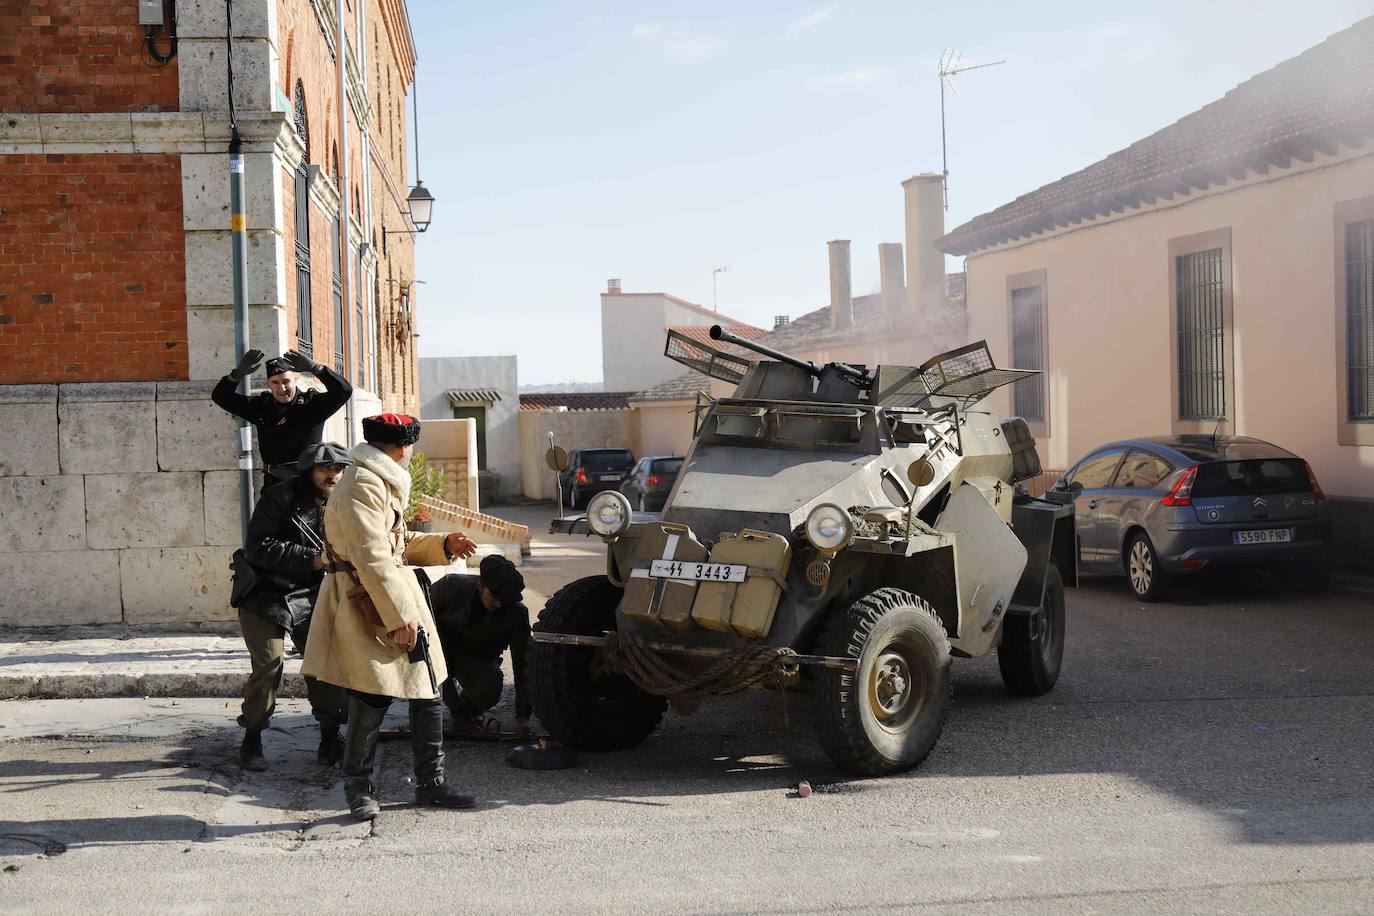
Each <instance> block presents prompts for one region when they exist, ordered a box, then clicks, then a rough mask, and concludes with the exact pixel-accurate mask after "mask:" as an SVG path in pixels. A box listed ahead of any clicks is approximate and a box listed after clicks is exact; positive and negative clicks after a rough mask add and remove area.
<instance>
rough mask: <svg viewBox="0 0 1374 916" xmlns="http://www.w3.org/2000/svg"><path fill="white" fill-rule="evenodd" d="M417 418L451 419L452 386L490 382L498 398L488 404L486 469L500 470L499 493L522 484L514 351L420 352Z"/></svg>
mask: <svg viewBox="0 0 1374 916" xmlns="http://www.w3.org/2000/svg"><path fill="white" fill-rule="evenodd" d="M419 372H420V419H421V420H422V421H423V420H451V419H453V408H452V407H450V406H449V403H448V397H447V396H446V395H445V394H444V392H445V391H447V390H448V389H450V388H493V389H495V390H496V391H497V392H498V393H499V394H500V395H501V400H499V401H497V402H496V403H494V404H489V405H487V469H488V470H491V471H495V472H496V473H497V474H499V475H500V476H501V491H502V492H503V493H518V492H519V488H520V455H519V452H518V448H519V436H520V428H519V423H518V419H517V416H516V415H517V414H518V413H519V412H520V382H519V369H518V366H517V363H516V358H515V357H514V356H445V357H422V358H421V359H420V361H419Z"/></svg>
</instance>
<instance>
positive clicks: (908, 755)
mask: <svg viewBox="0 0 1374 916" xmlns="http://www.w3.org/2000/svg"><path fill="white" fill-rule="evenodd" d="M821 652H822V653H823V654H825V655H832V656H843V657H848V658H857V659H858V662H859V667H858V669H857V670H856V671H848V670H839V669H831V668H826V669H823V671H822V672H821V674H820V675H819V677H818V686H819V697H818V703H817V715H818V717H819V723H818V724H819V726H820V740H821V745H822V746H823V747H824V748H825V751H826V753H827V754H829V755H830V758H831V759H832V760H834V761H835V762H836V763H837V764H839V765H840V766H842V767H845V768H846V769H849V770H853V771H854V772H857V773H862V774H864V775H866V776H882V775H884V774H887V773H895V772H897V771H899V770H907V769H911V768H912V767H915V766H919V765H920V763H921V761H923V760H925V759H926V756H927V755H929V754H930V752H931V750H932V749H933V748H934V747H935V742H936V741H937V740H939V738H940V732H941V731H942V730H943V729H944V725H945V716H946V715H948V713H949V706H950V697H951V690H952V678H951V676H950V656H949V640H948V638H947V637H946V636H945V628H944V626H943V625H941V623H940V618H939V617H938V616H937V615H936V613H935V610H934V609H933V608H932V607H931V606H930V605H929V604H928V603H927V602H926V601H924V600H923V599H921V598H918V597H917V596H916V595H913V594H911V593H910V592H905V591H902V590H900V589H895V588H881V589H878V590H877V591H875V592H873V593H871V594H869V595H867V596H865V597H863V598H861V599H859V600H858V601H856V602H854V603H853V604H851V605H850V606H849V607H848V608H845V609H843V610H837V611H835V612H832V614H831V617H830V620H828V621H827V622H826V626H825V631H824V632H823V633H822V634H821Z"/></svg>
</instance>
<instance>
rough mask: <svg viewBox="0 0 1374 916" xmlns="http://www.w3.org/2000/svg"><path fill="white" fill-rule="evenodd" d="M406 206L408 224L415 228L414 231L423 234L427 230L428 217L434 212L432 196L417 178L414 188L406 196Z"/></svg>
mask: <svg viewBox="0 0 1374 916" xmlns="http://www.w3.org/2000/svg"><path fill="white" fill-rule="evenodd" d="M406 206H407V207H408V208H409V210H410V222H411V224H412V225H414V226H415V231H416V232H424V231H425V230H426V229H428V228H429V219H430V216H431V215H433V212H434V195H433V194H431V193H429V189H428V188H426V187H425V183H424V182H423V181H421V180H420V179H418V178H416V179H415V187H413V188H411V189H410V193H409V194H408V195H406Z"/></svg>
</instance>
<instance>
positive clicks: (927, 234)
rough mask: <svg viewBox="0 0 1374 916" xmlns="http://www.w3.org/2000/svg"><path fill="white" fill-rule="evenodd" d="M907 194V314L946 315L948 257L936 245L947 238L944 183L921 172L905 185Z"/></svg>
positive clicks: (934, 176) (937, 176) (927, 173)
mask: <svg viewBox="0 0 1374 916" xmlns="http://www.w3.org/2000/svg"><path fill="white" fill-rule="evenodd" d="M902 190H903V191H905V192H906V310H907V314H909V315H912V316H915V317H920V316H923V315H932V314H935V313H936V312H941V311H944V309H945V308H946V305H947V301H946V298H945V253H944V252H943V251H941V250H940V249H939V248H938V247H936V244H935V243H936V242H937V241H939V239H940V237H941V236H943V235H944V234H945V204H944V181H943V179H942V178H941V177H940V174H939V173H938V172H922V173H921V174H920V175H916V176H914V177H912V178H908V179H907V180H906V181H904V182H902Z"/></svg>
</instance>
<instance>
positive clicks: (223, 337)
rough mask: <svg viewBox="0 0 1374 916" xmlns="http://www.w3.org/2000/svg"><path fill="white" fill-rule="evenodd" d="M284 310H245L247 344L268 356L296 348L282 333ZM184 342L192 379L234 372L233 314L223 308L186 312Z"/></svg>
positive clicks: (265, 307)
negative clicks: (246, 313) (246, 311)
mask: <svg viewBox="0 0 1374 916" xmlns="http://www.w3.org/2000/svg"><path fill="white" fill-rule="evenodd" d="M286 327H287V325H286V308H285V306H278V305H254V306H251V307H250V308H249V309H248V343H249V346H252V347H256V348H257V349H259V350H262V351H263V352H264V353H267V354H269V355H276V354H278V353H283V352H285V351H286V350H289V349H291V348H292V347H294V346H295V345H296V339H295V338H294V337H290V338H289V340H288V334H287V330H286ZM186 339H187V350H188V355H189V356H190V374H191V378H194V379H207V380H208V379H215V380H218V379H220V378H221V377H222V376H223V375H224V374H225V373H226V372H228V371H229V370H230V369H232V368H234V363H235V362H236V360H235V358H234V310H233V309H232V308H228V307H224V306H207V307H199V308H194V307H193V308H188V309H187V310H186Z"/></svg>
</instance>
